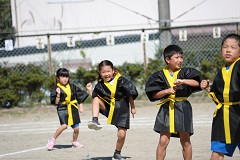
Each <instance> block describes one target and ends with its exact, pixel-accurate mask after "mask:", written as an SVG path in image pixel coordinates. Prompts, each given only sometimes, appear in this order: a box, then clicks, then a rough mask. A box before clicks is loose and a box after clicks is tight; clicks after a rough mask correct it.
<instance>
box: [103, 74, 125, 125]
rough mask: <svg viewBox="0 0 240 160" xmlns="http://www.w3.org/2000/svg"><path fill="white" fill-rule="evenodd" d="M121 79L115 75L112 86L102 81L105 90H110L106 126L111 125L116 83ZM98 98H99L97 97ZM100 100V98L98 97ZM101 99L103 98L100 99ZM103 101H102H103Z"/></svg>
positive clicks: (119, 75)
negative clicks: (105, 87)
mask: <svg viewBox="0 0 240 160" xmlns="http://www.w3.org/2000/svg"><path fill="white" fill-rule="evenodd" d="M119 77H121V74H119V73H118V74H117V75H116V76H115V78H114V79H113V85H111V84H110V83H109V82H106V81H104V84H105V85H106V86H107V88H108V89H109V90H110V92H111V95H110V103H109V105H110V110H109V114H108V120H107V124H111V122H112V117H113V113H114V108H115V93H116V90H117V82H118V78H119ZM99 97H100V96H99ZM100 98H101V97H100ZM101 99H103V98H101ZM103 100H104V99H103ZM104 101H106V100H104Z"/></svg>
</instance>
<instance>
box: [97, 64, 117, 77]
mask: <svg viewBox="0 0 240 160" xmlns="http://www.w3.org/2000/svg"><path fill="white" fill-rule="evenodd" d="M104 66H110V67H111V68H112V69H113V70H114V75H113V76H115V75H116V74H117V73H118V70H117V69H116V68H115V67H114V66H113V63H112V62H111V61H109V60H103V61H101V62H100V63H99V65H98V81H101V80H102V77H101V75H100V73H99V72H100V71H101V69H102V67H104Z"/></svg>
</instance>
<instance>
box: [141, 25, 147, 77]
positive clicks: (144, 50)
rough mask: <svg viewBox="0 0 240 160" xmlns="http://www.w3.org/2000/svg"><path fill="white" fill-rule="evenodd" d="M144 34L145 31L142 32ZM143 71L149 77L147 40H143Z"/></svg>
mask: <svg viewBox="0 0 240 160" xmlns="http://www.w3.org/2000/svg"><path fill="white" fill-rule="evenodd" d="M142 33H144V29H143V30H142ZM142 44H143V70H144V74H145V75H147V56H146V39H144V40H143V42H142Z"/></svg>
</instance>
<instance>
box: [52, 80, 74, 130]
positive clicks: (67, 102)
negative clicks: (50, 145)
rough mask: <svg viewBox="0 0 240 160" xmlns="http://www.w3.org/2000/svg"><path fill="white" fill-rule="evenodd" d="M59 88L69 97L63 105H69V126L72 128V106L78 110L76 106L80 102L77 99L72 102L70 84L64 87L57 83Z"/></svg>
mask: <svg viewBox="0 0 240 160" xmlns="http://www.w3.org/2000/svg"><path fill="white" fill-rule="evenodd" d="M57 86H59V87H60V88H61V89H62V90H63V91H64V92H65V93H66V95H67V97H66V98H65V101H64V102H62V104H66V105H67V110H68V126H72V125H73V117H72V106H74V107H76V108H77V109H78V106H77V105H76V103H78V101H77V100H76V99H75V100H72V101H71V88H70V85H69V84H67V85H66V86H63V85H61V84H60V83H57Z"/></svg>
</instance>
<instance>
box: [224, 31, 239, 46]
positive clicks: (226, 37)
mask: <svg viewBox="0 0 240 160" xmlns="http://www.w3.org/2000/svg"><path fill="white" fill-rule="evenodd" d="M228 38H232V39H235V40H236V41H238V46H239V47H240V35H238V34H234V33H232V34H228V35H226V36H225V37H224V38H223V40H222V44H221V46H223V44H224V42H225V41H226V39H228Z"/></svg>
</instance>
